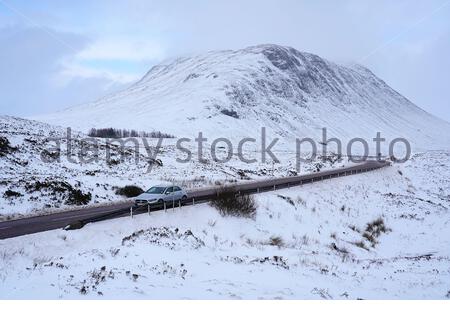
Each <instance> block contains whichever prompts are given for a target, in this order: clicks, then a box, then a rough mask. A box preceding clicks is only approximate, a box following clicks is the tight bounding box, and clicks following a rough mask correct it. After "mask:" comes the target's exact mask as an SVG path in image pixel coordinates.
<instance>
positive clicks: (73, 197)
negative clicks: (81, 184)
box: [66, 189, 92, 206]
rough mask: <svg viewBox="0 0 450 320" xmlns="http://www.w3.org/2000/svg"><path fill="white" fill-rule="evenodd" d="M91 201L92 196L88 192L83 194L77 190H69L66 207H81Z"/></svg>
mask: <svg viewBox="0 0 450 320" xmlns="http://www.w3.org/2000/svg"><path fill="white" fill-rule="evenodd" d="M91 199H92V194H91V193H90V192H88V193H83V192H82V191H81V190H79V189H71V190H70V192H69V196H68V198H67V200H66V204H68V205H76V206H82V205H85V204H88V203H89V202H90V201H91Z"/></svg>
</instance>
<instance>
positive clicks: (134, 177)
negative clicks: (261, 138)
mask: <svg viewBox="0 0 450 320" xmlns="http://www.w3.org/2000/svg"><path fill="white" fill-rule="evenodd" d="M66 135H67V132H66V129H64V128H62V127H58V126H52V125H48V124H44V123H41V122H37V121H31V120H25V119H20V118H15V117H9V116H0V137H4V138H6V139H8V141H9V144H10V148H9V149H8V151H7V152H6V153H5V154H4V155H0V170H1V175H0V221H1V220H5V219H11V218H17V217H21V216H29V215H36V214H43V213H49V212H54V211H55V210H63V209H67V208H69V207H72V206H74V205H76V204H78V205H80V204H84V205H90V206H92V205H104V204H108V203H112V202H117V201H123V200H126V199H124V198H123V197H121V196H119V195H116V194H115V190H116V189H115V188H116V187H124V186H125V185H136V186H139V187H141V188H142V189H144V190H146V189H147V188H149V187H150V186H152V185H154V184H157V183H161V182H165V183H167V182H168V181H174V182H175V183H177V184H180V185H182V186H184V187H186V188H188V189H190V188H195V187H201V186H207V185H214V184H218V183H234V182H239V181H241V180H244V181H245V180H250V179H268V178H271V177H274V176H275V177H280V176H287V175H292V174H296V156H295V152H294V151H293V150H294V149H295V146H294V149H293V148H288V147H286V148H285V149H283V145H282V144H280V146H281V149H280V148H278V149H277V148H274V153H275V155H276V157H277V158H278V159H279V161H280V163H273V162H271V161H266V162H265V163H263V162H262V161H261V152H260V148H259V147H258V146H257V145H249V146H251V147H249V148H248V150H247V149H244V151H245V152H244V154H243V156H244V157H245V158H246V159H250V158H254V159H257V163H252V164H248V163H245V162H242V161H240V160H239V158H238V155H237V154H236V150H234V153H233V156H232V158H231V160H230V161H229V162H227V163H219V162H215V161H213V160H212V156H211V154H210V150H211V147H210V143H211V142H210V141H209V142H207V143H204V150H203V154H204V155H203V158H204V161H203V160H199V158H198V147H197V144H196V142H195V141H192V142H190V143H184V144H183V147H185V148H186V147H187V148H188V149H190V150H191V151H192V161H189V162H188V163H180V162H177V160H176V159H177V158H180V159H185V157H186V154H185V153H183V152H181V151H180V150H179V149H177V148H176V139H164V140H163V144H162V146H161V149H160V150H159V152H158V153H157V155H156V156H154V157H152V156H150V155H149V154H148V152H147V150H146V149H145V146H144V145H143V143H142V142H143V141H142V140H140V139H138V140H139V141H138V142H139V146H138V147H139V150H138V152H136V151H135V149H134V148H133V144H130V143H129V144H127V145H126V146H127V147H130V149H126V150H121V149H120V148H119V147H118V144H117V143H116V144H115V145H112V146H111V145H110V146H111V154H112V156H111V157H110V159H108V158H107V157H106V153H107V151H106V147H107V144H106V141H105V139H97V140H96V141H97V142H98V145H99V154H98V157H97V161H95V162H92V163H81V162H80V158H79V157H78V155H79V154H80V151H82V150H81V147H82V145H83V143H82V140H81V139H86V138H87V136H86V135H84V134H82V133H79V132H72V139H73V140H72V143H71V144H72V150H71V151H68V150H67V145H68V144H67V139H65V137H66ZM55 137H60V138H61V139H60V143H61V152H60V157H59V161H56V160H57V158H56V153H57V152H56V151H52V149H53V148H54V147H55V146H56V144H55V142H54V141H48V139H51V138H55ZM87 145H88V146H92V145H93V142H87ZM148 145H149V147H151V148H150V149H151V150H150V152H151V153H152V155H154V154H153V153H154V152H155V148H154V147H156V145H157V139H148ZM235 148H236V146H235ZM45 150H50V152H49V153H45ZM43 152H44V155H45V156H46V157H47V159H50V160H52V161H51V162H50V163H49V162H44V161H43V160H42V155H43ZM93 154H94V153H93V151H92V150H88V149H87V151H86V155H87V156H86V159H88V158H90V157H92V155H93ZM53 155H55V159H51V157H52V156H53ZM67 155H71V157H72V159H73V161H74V162H73V161H70V159H69V158H68V156H67ZM136 155H137V159H138V161H136ZM121 156H124V158H123V160H122V161H118V160H120V158H121ZM217 156H218V157H219V158H220V159H224V158H225V157H226V150H224V149H220V146H219V147H218V148H217ZM305 157H306V156H305ZM152 159H157V160H158V161H159V163H160V164H161V165H157V164H154V165H153V166H152V170H151V171H150V172H148V168H149V161H151V160H152ZM268 159H269V160H270V158H269V157H268ZM116 160H117V161H116ZM335 160H336V158H335V157H331V158H326V159H316V161H313V162H310V163H305V162H304V163H302V164H301V168H300V172H299V173H305V172H310V171H314V170H317V169H318V168H319V169H322V168H330V167H336V166H342V165H345V164H346V163H347V162H348V159H344V160H343V161H342V162H335ZM78 191H79V192H81V196H82V197H81V198H82V199H84V200H86V201H84V202H85V203H84V202H83V201H82V202H81V203H80V202H78V203H77V201H74V199H72V198H74V195H77V193H76V192H78ZM86 196H87V198H86ZM78 198H80V197H78ZM78 198H77V199H78ZM77 199H75V200H77Z"/></svg>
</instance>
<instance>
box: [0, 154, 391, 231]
mask: <svg viewBox="0 0 450 320" xmlns="http://www.w3.org/2000/svg"><path fill="white" fill-rule="evenodd" d="M388 165H389V163H388V162H385V161H375V160H370V161H366V162H364V163H361V164H358V165H353V166H351V167H345V168H338V169H331V170H324V171H321V172H316V173H310V174H305V175H299V176H293V177H286V178H274V179H268V180H261V181H252V182H248V183H242V184H238V185H235V189H236V191H239V192H241V193H257V192H264V191H271V190H275V189H282V188H288V187H291V186H296V185H302V184H307V183H312V182H315V181H320V180H324V179H330V178H336V177H339V176H343V175H350V174H357V173H361V172H366V171H371V170H375V169H379V168H382V167H385V166H388ZM217 190H218V187H209V188H201V189H197V190H193V191H191V192H189V193H188V194H189V198H188V199H187V200H186V202H185V204H190V205H191V204H193V202H194V203H195V202H204V201H208V200H210V199H211V198H213V197H214V196H215V195H216V193H217ZM193 200H194V201H193ZM132 205H133V201H129V202H124V203H120V204H113V205H106V206H99V207H90V208H84V209H73V210H68V211H64V212H59V213H53V214H49V215H43V216H37V217H30V218H23V219H18V220H11V221H4V222H0V239H7V238H12V237H17V236H22V235H26V234H32V233H37V232H42V231H47V230H53V229H58V228H64V227H65V226H67V225H69V224H71V223H73V222H75V221H84V222H86V223H88V222H92V221H96V220H107V219H112V218H117V217H121V216H126V215H129V214H130V207H131V206H132ZM152 210H153V211H155V210H161V208H159V209H156V208H155V209H152ZM142 212H147V208H141V209H140V210H139V209H136V208H135V210H134V213H135V214H138V213H142Z"/></svg>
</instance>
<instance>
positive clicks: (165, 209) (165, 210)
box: [164, 201, 167, 212]
mask: <svg viewBox="0 0 450 320" xmlns="http://www.w3.org/2000/svg"><path fill="white" fill-rule="evenodd" d="M164 212H167V208H166V202H165V201H164Z"/></svg>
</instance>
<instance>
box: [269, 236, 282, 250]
mask: <svg viewBox="0 0 450 320" xmlns="http://www.w3.org/2000/svg"><path fill="white" fill-rule="evenodd" d="M269 245H270V246H274V247H279V248H281V247H283V246H284V241H283V238H281V237H278V236H276V237H275V236H274V237H270V240H269Z"/></svg>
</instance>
